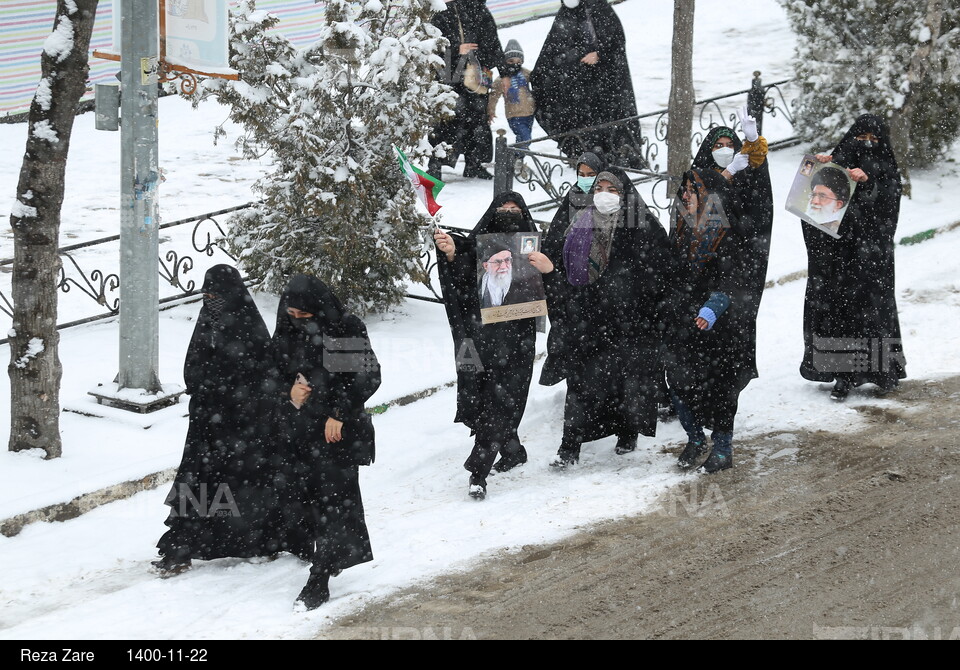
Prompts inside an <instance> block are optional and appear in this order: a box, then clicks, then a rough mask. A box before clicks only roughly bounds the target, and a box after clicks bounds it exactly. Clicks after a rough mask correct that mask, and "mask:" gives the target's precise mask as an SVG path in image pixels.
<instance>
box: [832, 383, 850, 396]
mask: <svg viewBox="0 0 960 670" xmlns="http://www.w3.org/2000/svg"><path fill="white" fill-rule="evenodd" d="M849 393H850V382H848V381H847V380H846V379H838V380H837V383H836V384H835V385H834V386H833V390H832V391H830V399H831V400H836V401H837V402H843V401H844V400H846V399H847V395H848V394H849Z"/></svg>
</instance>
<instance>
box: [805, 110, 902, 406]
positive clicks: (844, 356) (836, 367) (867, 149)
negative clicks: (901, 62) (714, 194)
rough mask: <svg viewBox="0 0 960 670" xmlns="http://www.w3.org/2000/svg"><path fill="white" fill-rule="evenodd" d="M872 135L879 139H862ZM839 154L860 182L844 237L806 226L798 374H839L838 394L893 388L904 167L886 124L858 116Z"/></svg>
mask: <svg viewBox="0 0 960 670" xmlns="http://www.w3.org/2000/svg"><path fill="white" fill-rule="evenodd" d="M868 134H869V135H872V136H874V137H875V138H877V139H876V140H858V139H857V138H858V137H863V136H866V135H868ZM833 161H834V162H835V163H838V164H839V165H842V166H843V167H845V168H847V169H853V168H859V169H861V170H863V171H864V172H865V173H866V175H867V181H865V182H862V183H858V184H857V187H856V189H855V190H854V193H853V196H851V198H850V204H849V206H848V208H847V211H846V213H845V214H844V215H843V220H842V222H841V224H840V229H839V230H838V234H839V235H840V239H834V238H832V237H830V236H828V235H826V234H825V233H822V232H821V231H819V230H817V229H815V228H813V226H808V225H804V226H803V239H804V242H806V245H807V262H808V265H807V268H808V277H807V291H806V295H805V298H804V309H803V340H804V356H803V362H802V363H801V365H800V374H801V375H803V377H804V378H806V379H809V380H811V381H819V382H827V381H834V380H836V381H837V386H838V388H837V389H835V390H834V394H835V395H834V397H835V398H836V399H838V400H840V399H842V398H843V397H845V396H846V393H847V390H848V389H849V387H851V386H859V385H860V384H866V383H872V384H877V385H878V386H879V387H880V388H881V390H882V391H889V390H890V389H892V388H894V387H896V386H897V385H898V384H899V380H900V379H903V378H904V377H906V374H907V373H906V360H905V358H904V355H903V347H902V344H901V341H900V320H899V317H898V316H897V298H896V291H895V289H894V275H895V271H894V249H895V247H896V243H895V242H894V235H895V234H896V231H897V221H898V219H899V216H900V196H901V193H902V185H901V179H900V170H899V167H898V166H897V160H896V158H895V157H894V153H893V147H892V146H891V144H890V133H889V130H888V128H887V125H886V123H885V122H884V121H883V119H881V118H880V117H878V116H873V115H870V114H864V115H862V116H861V117H859V118H858V119H857V120H856V122H855V123H854V124H853V126H852V127H851V128H850V130H848V131H847V133H846V135H844V137H843V139H841V140H840V143H839V144H838V145H837V147H836V149H834V151H833Z"/></svg>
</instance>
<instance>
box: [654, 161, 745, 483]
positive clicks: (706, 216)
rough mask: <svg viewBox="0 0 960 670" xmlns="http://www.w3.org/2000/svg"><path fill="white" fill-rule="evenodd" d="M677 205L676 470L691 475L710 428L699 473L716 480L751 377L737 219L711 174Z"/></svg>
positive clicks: (689, 184)
mask: <svg viewBox="0 0 960 670" xmlns="http://www.w3.org/2000/svg"><path fill="white" fill-rule="evenodd" d="M676 203H677V205H676V212H675V215H674V222H673V226H672V227H671V230H670V246H671V249H672V250H673V253H674V258H675V262H674V276H673V280H672V281H671V288H672V296H671V299H670V309H669V312H668V316H667V318H666V319H665V320H666V323H667V324H668V330H667V338H666V349H667V355H666V369H667V381H668V382H669V384H670V392H671V394H672V396H673V403H674V406H675V408H676V410H677V417H678V418H679V419H680V423H681V425H682V426H683V429H684V431H685V432H686V433H687V438H688V442H687V446H686V448H685V449H684V450H683V453H682V454H681V455H680V458H679V461H678V464H679V466H680V467H681V468H690V467H692V466H693V465H694V464H695V463H696V461H697V460H698V459H699V458H700V456H702V455H703V453H704V452H706V450H707V448H706V445H705V436H704V432H703V427H704V426H705V425H709V426H711V427H712V429H713V433H712V435H711V438H712V441H713V449H712V450H711V452H710V455H709V456H708V458H707V459H706V461H705V462H704V463H703V466H702V467H703V469H704V470H705V471H707V472H716V471H718V470H725V469H727V468H729V467H731V466H732V465H733V425H734V420H735V418H736V414H737V407H738V401H739V396H740V392H741V391H742V390H743V389H744V388H745V387H746V385H747V384H748V383H749V382H750V380H751V379H752V378H753V377H754V376H756V371H755V369H754V368H752V367H751V362H752V360H753V342H752V339H751V338H752V335H753V331H752V329H751V328H750V324H751V322H752V307H751V306H750V304H749V301H748V300H747V299H746V298H747V296H748V295H749V290H748V289H747V288H746V286H745V283H744V276H745V273H744V263H743V260H742V245H741V244H740V243H739V240H738V238H739V237H740V236H741V231H740V229H739V211H738V206H737V203H736V201H735V195H734V193H733V192H732V189H731V187H730V185H729V184H728V183H727V180H726V179H724V178H723V177H722V176H720V174H719V173H718V172H716V171H714V170H712V169H703V168H692V169H691V170H689V171H688V172H686V173H685V174H684V175H683V179H682V181H681V186H680V190H679V192H678V193H677V200H676Z"/></svg>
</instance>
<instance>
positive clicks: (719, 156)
mask: <svg viewBox="0 0 960 670" xmlns="http://www.w3.org/2000/svg"><path fill="white" fill-rule="evenodd" d="M733 155H734V151H733V149H732V148H730V147H724V148H723V149H717V150H716V151H714V152H713V160H714V161H715V162H716V164H717V165H719V166H720V167H722V168H725V167H727V166H728V165H730V163H732V162H733Z"/></svg>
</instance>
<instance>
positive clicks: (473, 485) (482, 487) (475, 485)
mask: <svg viewBox="0 0 960 670" xmlns="http://www.w3.org/2000/svg"><path fill="white" fill-rule="evenodd" d="M467 493H468V494H469V496H470V497H471V498H473V499H474V500H483V499H484V498H486V497H487V480H486V479H484V478H483V477H481V476H480V475H470V487H469V488H468V489H467Z"/></svg>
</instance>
